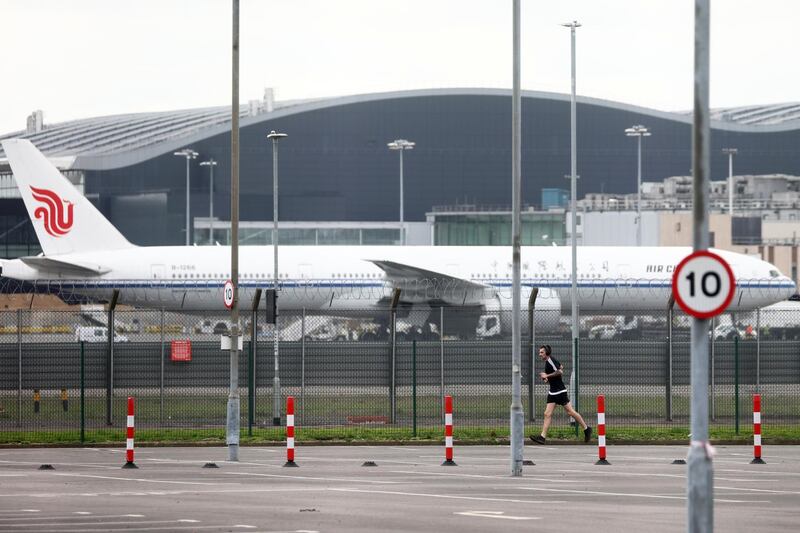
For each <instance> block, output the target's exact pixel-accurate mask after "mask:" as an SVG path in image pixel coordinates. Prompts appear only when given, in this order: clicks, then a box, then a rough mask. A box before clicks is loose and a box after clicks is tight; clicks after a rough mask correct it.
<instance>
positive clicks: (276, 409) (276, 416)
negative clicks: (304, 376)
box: [267, 130, 288, 426]
mask: <svg viewBox="0 0 800 533" xmlns="http://www.w3.org/2000/svg"><path fill="white" fill-rule="evenodd" d="M284 137H288V135H287V134H285V133H276V132H275V130H272V131H270V132H269V135H267V139H269V140H271V141H272V250H273V256H274V258H273V267H274V268H273V275H274V277H273V280H272V281H273V288H274V289H275V297H276V298H277V296H278V141H280V140H281V139H283V138H284ZM278 333H279V330H278V317H277V312H276V316H275V327H274V328H273V333H272V336H273V342H274V356H275V377H274V378H273V380H272V424H273V425H275V426H280V425H281V378H280V377H279V376H280V374H279V372H278V369H279V364H278V363H279V359H278V336H279V335H278Z"/></svg>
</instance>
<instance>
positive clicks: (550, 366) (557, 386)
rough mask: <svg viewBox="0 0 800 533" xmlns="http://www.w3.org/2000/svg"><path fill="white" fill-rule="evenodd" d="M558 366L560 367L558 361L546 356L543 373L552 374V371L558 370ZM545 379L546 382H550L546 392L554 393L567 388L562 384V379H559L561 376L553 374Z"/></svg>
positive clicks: (564, 390)
mask: <svg viewBox="0 0 800 533" xmlns="http://www.w3.org/2000/svg"><path fill="white" fill-rule="evenodd" d="M559 367H561V363H559V362H558V361H557V360H556V359H555V358H553V357H548V358H547V360H546V361H545V362H544V373H545V374H552V373H553V372H556V371H558V369H559ZM547 381H548V383H550V390H549V391H548V393H547V394H551V395H555V394H561V393H562V392H566V391H567V388H566V387H565V386H564V381H563V380H562V379H561V376H554V377H552V378H548V380H547Z"/></svg>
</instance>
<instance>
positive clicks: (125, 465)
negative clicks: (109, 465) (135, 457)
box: [122, 461, 139, 468]
mask: <svg viewBox="0 0 800 533" xmlns="http://www.w3.org/2000/svg"><path fill="white" fill-rule="evenodd" d="M122 468H139V467H138V466H136V463H134V462H133V461H128V462H127V463H125V464H124V465H122Z"/></svg>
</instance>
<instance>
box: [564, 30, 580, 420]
mask: <svg viewBox="0 0 800 533" xmlns="http://www.w3.org/2000/svg"><path fill="white" fill-rule="evenodd" d="M562 26H564V27H565V28H569V29H570V44H571V46H570V55H571V59H572V61H571V65H572V76H571V78H572V93H571V97H570V128H569V131H570V190H571V199H570V211H572V217H571V218H572V220H571V221H570V222H571V224H570V226H571V231H572V291H571V292H572V298H571V299H572V368H571V369H570V378H569V386H570V394H571V395H572V398H573V401H574V402H575V408H576V409H577V408H578V395H577V394H575V386H576V385H577V383H576V381H575V367H576V366H577V365H578V335H579V333H580V332H579V330H578V235H577V232H578V224H577V219H578V139H577V121H576V118H575V115H576V109H575V108H576V105H575V99H576V96H575V87H576V84H575V78H576V76H575V30H576V29H577V28H580V27H581V25H580V23H578V21H577V20H573V21H572V22H567V23H565V24H562Z"/></svg>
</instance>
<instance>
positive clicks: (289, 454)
mask: <svg viewBox="0 0 800 533" xmlns="http://www.w3.org/2000/svg"><path fill="white" fill-rule="evenodd" d="M283 466H297V463H295V462H294V396H287V397H286V464H284V465H283Z"/></svg>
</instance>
